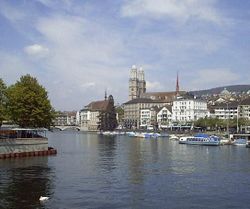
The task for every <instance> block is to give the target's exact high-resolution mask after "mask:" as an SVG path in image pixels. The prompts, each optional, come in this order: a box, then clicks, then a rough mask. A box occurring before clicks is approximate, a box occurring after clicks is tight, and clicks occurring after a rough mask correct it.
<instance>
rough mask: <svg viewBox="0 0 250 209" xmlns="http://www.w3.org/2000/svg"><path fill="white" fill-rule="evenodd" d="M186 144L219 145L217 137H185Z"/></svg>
mask: <svg viewBox="0 0 250 209" xmlns="http://www.w3.org/2000/svg"><path fill="white" fill-rule="evenodd" d="M186 144H189V145H206V146H218V145H220V138H219V137H217V136H208V137H203V136H193V137H187V140H186Z"/></svg>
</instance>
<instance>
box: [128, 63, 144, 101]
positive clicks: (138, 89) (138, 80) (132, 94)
mask: <svg viewBox="0 0 250 209" xmlns="http://www.w3.org/2000/svg"><path fill="white" fill-rule="evenodd" d="M145 92H146V81H145V75H144V71H143V69H142V68H140V69H139V70H138V71H137V68H136V66H135V65H133V66H132V68H131V70H130V77H129V100H132V99H137V98H140V97H141V95H142V94H143V93H145Z"/></svg>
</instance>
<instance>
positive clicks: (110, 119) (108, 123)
mask: <svg viewBox="0 0 250 209" xmlns="http://www.w3.org/2000/svg"><path fill="white" fill-rule="evenodd" d="M116 127H117V119H116V110H115V106H114V99H113V96H112V95H110V96H109V98H108V105H107V108H106V110H103V111H101V113H100V115H99V124H98V129H99V130H101V131H114V130H115V128H116Z"/></svg>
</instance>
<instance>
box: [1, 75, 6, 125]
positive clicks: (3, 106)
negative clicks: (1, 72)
mask: <svg viewBox="0 0 250 209" xmlns="http://www.w3.org/2000/svg"><path fill="white" fill-rule="evenodd" d="M6 90H7V87H6V85H5V83H4V81H3V80H2V79H1V78H0V127H1V126H2V123H3V121H4V120H6V118H7V112H6V102H7V98H6Z"/></svg>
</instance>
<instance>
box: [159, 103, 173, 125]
mask: <svg viewBox="0 0 250 209" xmlns="http://www.w3.org/2000/svg"><path fill="white" fill-rule="evenodd" d="M157 124H158V127H159V128H160V129H163V128H167V127H169V126H171V125H172V106H169V105H166V106H164V107H162V108H161V109H160V111H159V112H158V113H157Z"/></svg>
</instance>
